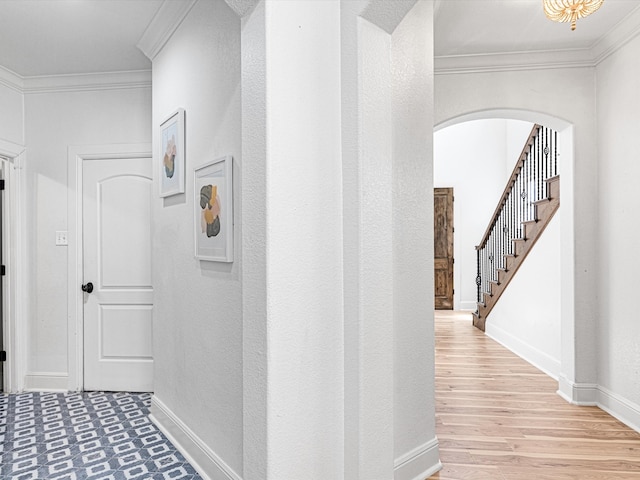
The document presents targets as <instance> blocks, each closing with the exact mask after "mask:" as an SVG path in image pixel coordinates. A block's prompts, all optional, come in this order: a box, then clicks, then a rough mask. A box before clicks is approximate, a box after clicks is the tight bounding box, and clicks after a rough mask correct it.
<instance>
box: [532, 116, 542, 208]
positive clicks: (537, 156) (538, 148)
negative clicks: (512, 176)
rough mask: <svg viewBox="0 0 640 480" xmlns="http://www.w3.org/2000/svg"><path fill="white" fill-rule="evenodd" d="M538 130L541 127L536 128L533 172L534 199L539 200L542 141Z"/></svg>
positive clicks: (540, 196)
mask: <svg viewBox="0 0 640 480" xmlns="http://www.w3.org/2000/svg"><path fill="white" fill-rule="evenodd" d="M540 130H542V128H539V129H538V136H537V137H536V146H537V148H536V172H535V174H534V175H535V178H536V185H537V188H536V201H537V200H540V199H541V198H542V195H541V192H540V190H541V188H542V185H541V184H540V178H541V175H540V144H541V143H542V141H541V138H540ZM536 220H537V219H536Z"/></svg>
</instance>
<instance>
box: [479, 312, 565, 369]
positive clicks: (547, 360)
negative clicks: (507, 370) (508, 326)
mask: <svg viewBox="0 0 640 480" xmlns="http://www.w3.org/2000/svg"><path fill="white" fill-rule="evenodd" d="M485 328H486V330H485V334H486V335H487V336H488V337H490V338H492V339H493V340H495V341H496V342H498V343H500V344H501V345H503V346H504V347H506V348H508V349H509V350H511V351H512V352H513V353H515V354H516V355H518V356H519V357H522V358H524V359H525V360H526V361H527V362H529V363H530V364H531V365H533V366H534V367H536V368H537V369H539V370H542V371H543V372H544V373H546V374H547V375H549V376H550V377H551V378H553V379H555V380H558V377H559V375H560V360H558V359H555V358H553V357H552V356H550V355H549V354H547V353H545V352H542V351H540V350H538V349H537V348H534V347H532V346H531V345H528V344H527V343H526V342H523V341H522V340H520V339H519V338H517V337H515V336H513V335H511V334H510V333H508V332H507V331H505V330H503V329H502V328H500V327H497V326H495V325H493V324H492V323H491V322H487V324H486V326H485Z"/></svg>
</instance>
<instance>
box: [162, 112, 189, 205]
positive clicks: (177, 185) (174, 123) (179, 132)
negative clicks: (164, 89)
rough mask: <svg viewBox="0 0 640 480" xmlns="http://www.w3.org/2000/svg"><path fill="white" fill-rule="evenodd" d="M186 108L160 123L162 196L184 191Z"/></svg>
mask: <svg viewBox="0 0 640 480" xmlns="http://www.w3.org/2000/svg"><path fill="white" fill-rule="evenodd" d="M184 133H185V131H184V109H182V108H179V109H178V110H176V111H175V112H173V113H172V114H171V115H169V116H168V117H167V119H166V120H165V121H164V122H162V123H161V124H160V174H159V175H158V176H159V178H160V196H161V197H169V196H171V195H177V194H179V193H184V168H185V167H184V166H185V158H184V152H185V148H184V137H185V135H184Z"/></svg>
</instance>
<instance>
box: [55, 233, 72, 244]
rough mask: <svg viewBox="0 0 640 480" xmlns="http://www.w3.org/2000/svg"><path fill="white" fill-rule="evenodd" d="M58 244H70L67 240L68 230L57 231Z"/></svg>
mask: <svg viewBox="0 0 640 480" xmlns="http://www.w3.org/2000/svg"><path fill="white" fill-rule="evenodd" d="M56 245H69V242H68V241H67V232H66V231H64V232H56Z"/></svg>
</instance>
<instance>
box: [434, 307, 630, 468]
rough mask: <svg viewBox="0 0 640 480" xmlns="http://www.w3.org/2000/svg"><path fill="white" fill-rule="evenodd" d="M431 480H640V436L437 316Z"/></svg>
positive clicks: (459, 322)
mask: <svg viewBox="0 0 640 480" xmlns="http://www.w3.org/2000/svg"><path fill="white" fill-rule="evenodd" d="M435 328H436V422H437V424H436V433H437V435H438V440H439V441H440V459H441V461H442V464H443V469H442V470H441V471H440V472H439V473H438V474H436V475H434V476H432V477H430V478H432V479H447V480H452V479H456V480H457V479H473V480H484V479H489V480H515V479H518V480H520V479H522V480H524V479H526V480H567V479H579V480H607V479H640V434H638V433H636V432H635V431H633V430H632V429H630V428H628V427H626V426H625V425H624V424H622V423H621V422H619V421H618V420H616V419H615V418H613V417H611V416H610V415H608V414H607V413H605V412H604V411H602V410H600V409H599V408H597V407H577V406H574V405H570V404H569V403H567V402H566V401H564V400H563V399H562V398H561V397H560V396H558V395H557V394H556V389H557V382H556V381H555V380H553V379H551V378H550V377H548V376H547V375H545V374H544V373H542V372H540V371H539V370H537V369H536V368H534V367H532V366H531V365H529V364H528V363H527V362H525V361H524V360H522V359H521V358H520V357H518V356H516V355H514V354H512V353H511V352H510V351H508V350H506V349H505V348H504V347H502V346H501V345H499V344H498V343H496V342H494V341H493V340H491V339H490V338H489V337H486V336H485V335H484V334H483V333H482V332H480V331H479V330H477V329H475V328H474V327H473V326H472V325H471V319H470V318H469V317H467V316H466V314H461V313H457V314H456V313H453V312H437V313H436V322H435Z"/></svg>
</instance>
